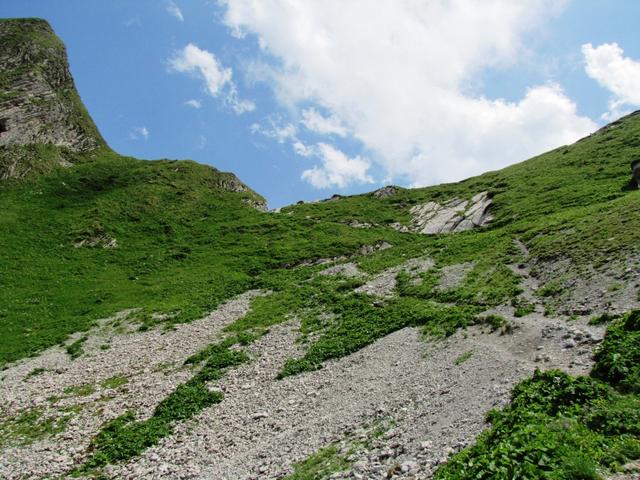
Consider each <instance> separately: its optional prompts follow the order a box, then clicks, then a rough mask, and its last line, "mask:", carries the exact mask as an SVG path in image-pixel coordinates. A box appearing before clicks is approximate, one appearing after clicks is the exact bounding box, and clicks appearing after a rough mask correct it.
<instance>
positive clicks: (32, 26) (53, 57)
mask: <svg viewBox="0 0 640 480" xmlns="http://www.w3.org/2000/svg"><path fill="white" fill-rule="evenodd" d="M34 144H50V145H55V146H58V147H65V148H68V149H70V150H72V151H87V150H92V149H94V148H97V147H100V146H103V145H105V142H104V140H103V139H102V136H101V135H100V133H99V132H98V129H97V128H96V126H95V124H94V123H93V120H92V119H91V117H90V116H89V114H88V113H87V110H86V109H85V107H84V105H83V104H82V101H81V100H80V97H79V96H78V93H77V91H76V88H75V85H74V82H73V78H72V76H71V73H70V71H69V64H68V61H67V52H66V49H65V47H64V44H63V43H62V41H61V40H60V39H59V38H58V37H57V36H56V34H55V33H54V32H53V30H52V28H51V26H50V25H49V24H48V23H47V22H46V21H45V20H41V19H35V18H28V19H0V147H5V146H7V147H12V146H21V145H34Z"/></svg>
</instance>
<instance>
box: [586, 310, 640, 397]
mask: <svg viewBox="0 0 640 480" xmlns="http://www.w3.org/2000/svg"><path fill="white" fill-rule="evenodd" d="M592 375H593V376H594V377H595V378H599V379H601V380H603V381H605V382H607V383H609V384H611V385H613V386H615V387H616V388H618V389H620V390H622V391H624V392H631V393H635V394H640V310H634V311H632V312H629V313H627V314H626V315H624V316H623V317H622V318H620V319H619V320H617V321H615V322H614V323H613V324H611V325H610V326H609V328H608V329H607V334H606V336H605V338H604V342H603V343H602V345H601V346H600V348H599V349H598V351H597V352H596V364H595V366H594V368H593V372H592Z"/></svg>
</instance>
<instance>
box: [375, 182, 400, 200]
mask: <svg viewBox="0 0 640 480" xmlns="http://www.w3.org/2000/svg"><path fill="white" fill-rule="evenodd" d="M396 193H398V187H394V186H393V185H387V186H386V187H382V188H379V189H378V190H376V191H374V192H373V193H372V194H371V195H373V196H374V197H377V198H389V197H393V196H394V195H395V194H396Z"/></svg>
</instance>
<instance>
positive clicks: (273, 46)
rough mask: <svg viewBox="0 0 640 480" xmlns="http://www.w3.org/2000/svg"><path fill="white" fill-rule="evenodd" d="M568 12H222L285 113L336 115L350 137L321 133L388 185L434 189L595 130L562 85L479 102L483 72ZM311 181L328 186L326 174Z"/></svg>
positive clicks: (526, 8)
mask: <svg viewBox="0 0 640 480" xmlns="http://www.w3.org/2000/svg"><path fill="white" fill-rule="evenodd" d="M564 3H565V2H564V1H562V0H560V1H554V0H522V1H518V2H514V1H512V0H485V1H483V2H477V1H475V0H451V1H447V2H444V1H427V0H378V1H376V2H375V8H372V6H371V1H370V0H350V1H349V2H344V1H341V0H323V1H322V2H303V1H292V0H286V1H285V0H226V1H225V2H224V5H225V6H226V12H225V22H226V24H227V25H228V26H229V27H230V28H231V29H232V31H233V32H234V33H235V34H236V35H237V36H239V37H240V38H242V37H243V36H244V37H245V38H247V39H250V38H257V40H258V43H259V45H260V47H261V48H262V51H263V53H264V57H265V58H264V59H259V60H257V61H256V63H255V64H256V65H259V64H260V62H263V63H264V62H265V61H268V63H269V65H270V68H268V69H267V68H264V67H261V68H260V69H254V71H253V73H254V75H255V74H256V73H259V72H263V77H264V79H265V81H268V82H270V83H271V85H272V86H273V88H274V91H275V93H276V95H277V98H278V100H279V101H280V102H281V104H282V105H283V106H285V107H287V108H292V109H293V110H294V111H295V110H296V109H299V108H307V109H308V108H309V106H310V105H316V106H317V108H318V109H319V111H324V112H328V114H329V116H328V117H322V118H325V119H327V118H329V119H331V118H335V119H340V123H339V125H342V126H343V128H344V129H345V130H340V129H338V130H337V131H336V130H335V128H334V129H333V131H331V130H332V129H329V128H328V127H326V124H323V125H324V126H325V127H326V128H325V130H324V131H325V133H338V132H341V133H343V132H348V133H349V134H350V135H351V136H352V137H353V138H355V139H356V140H359V141H360V142H362V144H363V147H364V149H365V150H366V151H367V152H368V156H370V157H371V159H372V160H373V161H375V162H377V163H379V164H380V165H381V166H382V167H383V170H384V173H385V174H386V175H388V176H389V177H390V178H394V179H399V180H401V181H405V182H406V183H412V184H428V183H434V182H439V181H449V180H456V179H460V178H462V177H467V176H471V175H474V174H477V173H479V172H481V171H485V170H488V169H495V168H500V167H502V166H505V165H508V164H511V163H514V162H517V161H520V160H524V159H526V158H528V157H530V156H532V155H535V154H538V153H541V152H542V151H544V150H546V149H549V148H553V147H556V146H559V145H561V144H565V143H570V142H572V141H574V140H577V139H578V138H580V137H581V136H584V135H586V134H587V133H589V132H590V131H592V130H594V129H595V128H596V125H595V124H594V122H592V121H591V120H590V119H588V118H586V117H581V116H579V115H578V113H577V111H576V107H575V105H574V104H573V103H572V102H571V100H570V99H569V98H568V97H567V96H566V95H565V94H564V93H563V91H562V89H561V88H560V87H558V86H556V85H541V86H534V87H532V88H531V89H529V90H528V91H527V92H524V96H523V98H522V99H520V100H518V101H514V102H507V101H504V100H500V99H488V98H484V97H483V96H482V95H479V94H477V93H473V91H472V87H473V86H474V85H476V84H475V83H474V78H477V75H478V73H480V72H481V71H482V70H484V69H487V68H507V67H509V66H510V65H512V64H514V63H515V62H516V61H517V60H518V58H519V57H520V56H521V54H522V53H523V50H524V47H523V42H524V41H525V39H526V37H525V35H527V34H529V33H532V32H533V30H534V29H536V28H539V27H541V26H542V25H544V23H545V21H547V20H548V19H549V18H550V17H551V16H553V15H557V14H558V13H559V12H560V11H561V10H562V8H563V5H564ZM365 19H366V21H365ZM525 53H526V52H525ZM307 111H308V110H307ZM309 118H311V117H309ZM304 120H305V118H304V114H303V121H304ZM307 123H309V124H310V125H313V126H314V127H315V128H316V130H317V129H322V127H319V125H320V123H313V122H307ZM307 123H305V125H307ZM327 124H330V125H333V122H327ZM294 148H295V147H294ZM301 151H302V150H301ZM327 171H328V170H327ZM314 172H320V170H315V171H314ZM305 178H306V179H307V180H311V179H313V180H314V182H315V183H316V184H322V183H329V182H328V181H324V180H326V179H328V178H329V176H328V175H327V176H323V175H322V174H321V173H306V177H305ZM334 183H335V184H338V182H334Z"/></svg>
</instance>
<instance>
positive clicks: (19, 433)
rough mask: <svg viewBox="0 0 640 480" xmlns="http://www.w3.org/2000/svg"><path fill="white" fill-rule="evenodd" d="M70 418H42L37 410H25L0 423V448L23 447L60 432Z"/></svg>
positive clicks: (68, 416)
mask: <svg viewBox="0 0 640 480" xmlns="http://www.w3.org/2000/svg"><path fill="white" fill-rule="evenodd" d="M70 418H71V416H70V415H63V416H59V417H50V416H44V414H43V411H42V410H41V409H38V408H34V409H30V410H26V411H24V412H23V413H21V414H20V415H19V416H17V417H15V418H12V419H9V420H3V421H2V422H0V447H5V446H24V445H28V444H30V443H33V442H35V441H37V440H40V439H42V438H45V437H48V436H52V435H56V434H58V433H60V432H62V431H63V430H64V429H65V428H66V426H67V423H68V422H69V420H70Z"/></svg>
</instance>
